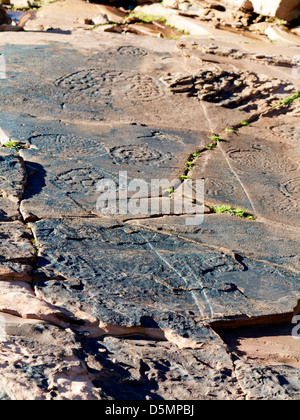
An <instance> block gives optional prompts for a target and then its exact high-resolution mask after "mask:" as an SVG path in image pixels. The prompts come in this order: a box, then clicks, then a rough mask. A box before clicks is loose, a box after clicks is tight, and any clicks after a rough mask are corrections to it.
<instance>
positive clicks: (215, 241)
mask: <svg viewBox="0 0 300 420" xmlns="http://www.w3.org/2000/svg"><path fill="white" fill-rule="evenodd" d="M129 223H134V224H138V225H140V226H143V225H144V226H148V227H149V228H151V229H155V230H159V231H164V232H166V233H170V234H175V235H179V236H180V237H184V238H186V239H189V240H192V241H196V242H197V243H200V244H203V245H206V246H211V247H215V248H216V249H225V250H227V252H230V251H232V252H234V253H236V254H238V255H242V256H247V257H250V258H254V259H256V260H261V261H268V262H269V263H271V264H274V265H275V266H276V265H278V266H279V267H280V266H281V267H283V268H286V269H287V270H291V271H292V272H295V273H298V272H299V268H300V259H299V240H298V237H299V232H298V230H297V229H295V228H294V227H289V226H284V225H281V224H275V223H266V221H265V220H260V219H259V218H258V219H257V220H256V221H252V220H247V219H243V218H240V217H236V216H230V215H227V214H207V215H205V216H204V220H203V223H201V225H199V226H187V225H186V217H172V216H164V217H161V218H158V219H148V220H135V221H134V222H133V221H132V222H129ZM270 237H272V241H270Z"/></svg>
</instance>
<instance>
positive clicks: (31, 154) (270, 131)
mask: <svg viewBox="0 0 300 420" xmlns="http://www.w3.org/2000/svg"><path fill="white" fill-rule="evenodd" d="M70 3H74V4H75V3H76V5H78V7H79V6H81V7H82V6H83V3H82V4H80V5H79V4H78V2H68V4H70ZM60 4H62V3H61V2H59V3H57V4H54V5H53V6H52V5H51V7H49V9H53V10H57V8H59V7H60ZM63 4H64V6H66V3H63ZM94 6H95V7H94ZM74 7H75V6H74ZM76 7H77V6H76ZM76 7H75V8H76ZM99 7H100V6H99ZM99 7H98V6H96V5H88V8H89V11H87V13H91V9H92V8H93V9H95V11H96V12H97V14H99V13H104V12H103V9H101V11H99V10H100V9H99ZM103 7H104V6H103ZM162 7H165V6H161V5H160V8H162ZM176 7H178V8H181V9H180V10H183V9H182V8H183V7H186V12H187V14H188V15H189V16H188V18H187V19H188V20H189V21H191V22H194V20H193V19H194V18H193V17H191V14H190V13H192V12H193V10H192V9H191V5H190V4H189V5H185V6H183V4H180V6H179V5H177V6H175V9H174V10H175V11H176V13H177V12H178V10H177V9H176ZM201 7H202V6H200V5H199V4H197V7H196V6H195V7H194V12H195V13H196V12H197V14H198V16H202V17H203V18H205V16H207V14H205V13H206V12H207V13H210V12H211V10H215V12H213V13H215V15H214V17H215V18H216V17H220V13H223V12H222V11H220V10H216V9H211V7H213V6H209V7H208V8H205V9H201V10H202V12H203V13H202V12H201V13H202V14H201V13H200V12H199V8H201ZM96 9H97V10H96ZM70 10H71V9H70ZM72 10H73V11H74V10H75V9H72ZM105 10H106V11H107V13H108V11H109V12H111V13H113V11H112V10H111V9H105ZM195 10H196V11H195ZM204 12H205V13H204ZM41 13H43V11H41ZM72 13H73V12H72ZM76 13H77V12H76ZM76 13H75V15H76ZM228 13H229V12H228ZM228 13H227V14H226V15H227V16H228ZM236 13H240V12H236ZM70 14H71V12H70ZM75 15H72V16H71V15H70V16H69V18H70V19H71V20H72V21H74V19H75V18H74V16H75ZM81 17H83V16H81ZM119 17H120V19H121V18H122V13H121V15H120V16H119ZM48 18H49V16H48ZM244 18H245V16H244ZM39 19H40V17H39ZM39 19H38V20H39ZM46 19H47V16H46ZM51 19H52V18H51ZM51 19H50V20H51ZM184 19H186V17H185V18H184ZM232 19H233V18H232ZM241 19H242V17H241ZM74 22H75V21H74ZM31 23H32V24H34V21H32V22H31ZM36 23H38V21H37V22H36ZM225 23H226V22H223V21H222V22H221V25H220V28H221V27H222V26H225ZM66 25H67V23H66ZM68 25H69V24H68ZM80 25H81V23H80V22H79V21H77V22H76V23H75V26H77V27H78V26H80ZM83 25H84V27H86V26H88V24H87V23H86V22H85V23H84V24H83ZM136 25H140V23H138V24H136ZM59 26H60V24H59V25H58V28H59ZM140 26H142V25H140ZM209 26H210V28H211V29H210V31H211V32H210V33H211V34H212V36H213V37H214V39H209V38H208V37H207V36H204V37H202V38H201V39H199V38H198V39H197V40H192V39H191V38H184V39H180V40H178V39H157V38H153V37H151V38H150V37H147V36H145V37H140V36H133V35H129V34H124V33H123V34H122V35H120V34H112V33H101V32H96V31H93V32H84V31H82V32H80V31H76V30H73V29H72V31H73V32H72V35H71V34H70V33H69V32H68V30H67V32H60V33H59V30H60V31H64V30H62V29H61V28H60V29H58V30H56V32H57V33H55V31H53V30H52V31H49V32H44V33H43V32H36V33H31V32H26V31H25V32H23V33H13V34H9V35H8V34H6V33H3V37H2V36H1V53H3V54H4V56H5V60H6V78H5V79H2V80H1V90H0V104H1V129H2V130H3V135H4V137H5V138H6V139H11V140H12V141H14V142H21V143H20V146H21V147H22V149H21V150H20V152H19V153H17V152H16V150H13V149H8V148H1V154H0V191H1V197H0V209H1V211H0V239H1V241H0V242H1V244H0V348H1V351H0V365H1V372H2V376H1V380H0V399H24V400H26V399H30V398H33V399H98V400H99V399H107V400H111V399H140V400H143V399H153V400H156V399H157V400H159V399H183V400H185V399H196V400H197V399H198V400H199V399H215V400H216V399H234V400H237V399H261V398H267V399H276V398H277V397H279V398H280V399H297V398H298V396H299V366H298V364H297V363H298V359H297V354H296V356H295V355H294V353H293V351H292V349H293V347H290V341H288V340H287V341H286V343H285V344H286V346H289V347H288V348H289V349H291V358H290V359H289V360H282V359H280V360H279V359H278V358H277V359H276V357H274V354H273V353H272V351H271V350H272V349H273V347H272V345H271V347H272V349H271V348H270V346H269V347H268V346H267V347H264V346H265V341H266V340H265V338H264V337H265V336H264V335H261V337H260V338H259V339H258V340H257V337H251V339H250V341H249V340H248V339H247V338H245V335H243V333H242V332H241V333H240V328H241V327H242V326H243V327H244V326H247V325H248V324H251V325H254V326H255V327H257V325H258V324H264V323H267V324H270V323H274V328H275V330H274V331H275V332H274V335H273V338H272V339H271V342H272V343H273V344H274V345H276V346H275V347H276V349H278V351H277V355H279V356H278V357H279V358H280V355H281V356H282V351H283V350H282V347H280V346H281V343H282V340H280V337H281V334H282V332H281V329H280V327H279V324H280V323H282V322H284V323H287V324H290V323H291V319H292V316H293V315H297V314H298V312H299V301H300V300H299V298H300V287H299V284H300V283H299V271H300V261H299V228H298V224H299V223H298V220H299V211H298V210H299V205H298V201H299V200H298V198H299V183H298V180H299V178H300V174H299V144H298V143H299V142H298V140H299V130H298V128H297V127H298V119H299V115H300V108H299V100H298V99H297V100H296V99H295V100H294V102H293V103H290V104H282V103H280V101H281V100H282V99H284V98H287V97H288V96H292V95H293V94H295V92H297V91H298V90H299V88H300V84H299V80H298V78H297V77H295V74H296V72H295V71H294V70H296V69H295V63H294V61H293V59H294V57H295V56H296V55H297V54H299V51H298V49H297V47H296V46H295V45H294V44H290V47H288V48H286V50H285V51H284V55H283V51H282V48H280V46H278V45H275V44H271V45H269V44H267V43H266V37H264V36H262V35H257V34H252V33H250V31H249V33H248V35H247V34H246V31H244V32H245V33H244V35H241V34H240V33H239V32H238V31H236V32H235V31H234V30H233V29H234V28H231V29H232V32H231V33H229V32H225V31H223V30H221V29H216V28H214V27H213V26H214V25H213V24H211V23H210V24H209ZM52 28H55V25H54V23H53V25H52ZM121 30H122V29H121ZM225 33H226V36H225V35H224V34H225ZM290 102H292V101H290ZM244 120H251V124H250V126H242V124H241V121H244ZM226 128H227V129H230V128H235V131H234V132H233V131H228V130H227V131H226V132H225V129H226ZM212 136H218V137H220V138H221V139H222V140H223V141H218V142H217V144H215V146H216V147H212V148H210V147H208V149H211V150H207V148H206V149H205V147H207V146H209V144H210V143H211V142H212V141H213V140H212ZM120 173H121V177H120ZM125 173H126V176H127V181H128V182H131V181H133V180H135V179H142V180H144V181H145V185H146V186H147V187H148V190H146V192H145V191H144V192H142V193H137V192H136V191H129V197H131V198H132V195H134V194H136V197H142V200H141V201H140V203H142V204H143V203H144V202H145V201H147V196H148V194H149V192H150V190H149V186H150V185H151V181H152V180H153V179H159V180H162V179H167V180H169V181H172V180H174V179H176V180H179V178H180V177H182V176H183V178H185V177H187V178H188V177H190V178H192V179H193V180H197V179H204V180H205V184H204V191H205V196H204V206H203V209H204V211H205V215H204V219H203V220H202V223H200V222H199V221H198V224H197V225H196V226H188V225H187V223H186V221H187V215H181V214H176V211H174V208H173V206H174V205H175V204H176V203H177V202H178V201H179V200H182V199H183V197H182V194H181V192H180V190H179V189H178V188H175V191H174V193H173V192H172V191H170V190H169V191H168V192H167V193H166V192H165V193H163V192H161V194H159V193H158V194H157V193H156V194H155V199H154V200H155V204H164V203H166V202H167V200H168V198H169V195H171V198H172V200H173V201H172V206H171V208H170V211H169V212H167V215H164V214H163V212H162V211H161V209H159V208H158V210H156V211H155V212H154V213H153V214H152V215H149V214H147V213H145V212H144V213H141V214H137V215H135V214H131V213H130V212H129V213H128V214H125V215H124V214H123V215H121V216H118V215H114V214H111V215H106V216H105V217H103V216H102V215H101V214H99V211H98V210H97V203H98V199H99V194H100V190H99V182H100V183H101V182H103V180H105V179H106V180H107V179H109V180H110V181H114V182H115V185H116V188H117V190H118V189H120V181H121V180H122V181H124V179H125V177H126V176H125ZM187 184H188V180H186V181H184V182H183V184H182V185H184V186H186V185H187ZM97 188H98V189H97ZM118 191H119V190H118ZM159 195H163V197H159ZM184 199H185V200H186V201H187V200H189V199H190V197H189V196H188V194H185V197H184ZM118 204H123V202H122V200H120V202H119V203H118ZM197 204H198V205H199V204H202V203H197ZM212 205H219V206H223V205H231V206H232V207H234V208H240V207H241V208H243V209H245V210H248V211H249V212H250V213H251V214H254V215H255V216H256V219H255V220H246V219H243V218H238V217H234V216H229V215H225V214H223V215H220V214H212V213H211V214H209V211H210V209H209V207H208V206H212ZM174 214H175V215H174ZM29 222H30V223H29ZM28 223H29V225H27V224H28ZM287 324H286V325H287ZM221 327H222V331H221ZM225 327H226V328H232V327H236V328H237V330H236V329H235V328H234V329H233V330H232V332H233V335H234V333H235V332H236V335H235V336H234V337H233V338H232V337H231V339H230V340H227V337H228V331H227V330H226V332H225V333H224V332H223V330H224V328H225ZM239 334H240V336H239ZM267 337H269V336H267ZM274 337H275V338H274ZM237 340H240V341H238V343H237ZM267 340H269V338H268V339H267ZM255 345H258V347H259V348H258V349H259V352H256V351H255V352H254V350H253V347H251V346H254V349H255ZM278 346H279V347H278ZM243 352H244V353H243ZM269 360H272V366H270V365H269V364H268V361H269ZM274 360H276V363H275V364H273V362H274ZM287 362H289V363H287Z"/></svg>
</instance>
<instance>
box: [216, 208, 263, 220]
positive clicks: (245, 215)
mask: <svg viewBox="0 0 300 420" xmlns="http://www.w3.org/2000/svg"><path fill="white" fill-rule="evenodd" d="M210 210H211V211H212V212H213V213H218V214H220V213H226V214H230V216H238V217H243V218H244V219H249V220H255V219H256V217H255V216H253V215H252V214H250V213H248V212H247V211H245V210H242V209H238V208H237V209H235V208H233V207H231V206H212V207H210Z"/></svg>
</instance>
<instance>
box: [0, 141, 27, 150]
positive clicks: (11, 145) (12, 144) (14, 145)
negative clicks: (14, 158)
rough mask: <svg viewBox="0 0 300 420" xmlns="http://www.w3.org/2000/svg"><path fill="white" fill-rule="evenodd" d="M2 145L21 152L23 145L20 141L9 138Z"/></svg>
mask: <svg viewBox="0 0 300 420" xmlns="http://www.w3.org/2000/svg"><path fill="white" fill-rule="evenodd" d="M2 147H8V148H9V149H14V150H15V151H16V152H17V153H19V152H20V150H21V149H22V147H23V146H22V144H21V143H20V142H18V141H12V140H9V141H8V142H7V143H4V144H2Z"/></svg>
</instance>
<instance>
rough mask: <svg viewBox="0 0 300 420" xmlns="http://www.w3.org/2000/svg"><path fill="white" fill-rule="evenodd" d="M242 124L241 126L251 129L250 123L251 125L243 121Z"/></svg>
mask: <svg viewBox="0 0 300 420" xmlns="http://www.w3.org/2000/svg"><path fill="white" fill-rule="evenodd" d="M240 124H241V125H242V126H243V127H249V125H250V123H249V122H248V121H241V122H240Z"/></svg>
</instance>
